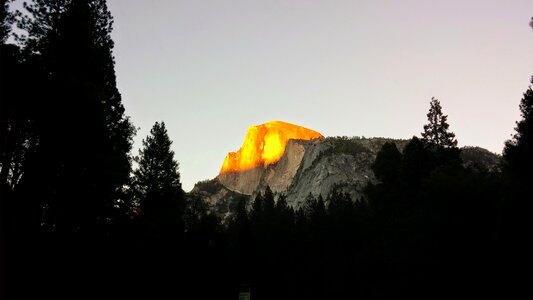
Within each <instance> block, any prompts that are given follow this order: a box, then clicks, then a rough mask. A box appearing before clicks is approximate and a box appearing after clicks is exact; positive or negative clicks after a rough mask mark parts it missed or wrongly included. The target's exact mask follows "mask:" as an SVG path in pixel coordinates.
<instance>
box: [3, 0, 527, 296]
mask: <svg viewBox="0 0 533 300" xmlns="http://www.w3.org/2000/svg"><path fill="white" fill-rule="evenodd" d="M9 2H10V1H3V2H2V7H1V9H2V15H1V17H2V20H1V28H0V29H1V30H0V33H1V37H0V38H1V41H2V45H1V46H0V47H1V48H0V55H1V69H0V76H1V77H0V93H1V94H0V100H1V102H0V104H1V107H0V108H1V109H0V121H1V122H0V125H1V126H0V168H1V169H0V184H1V186H0V193H1V194H0V196H1V202H0V205H1V206H0V214H1V215H0V222H1V230H2V231H1V238H2V243H1V245H2V248H1V255H2V261H1V266H0V267H1V270H2V274H1V278H2V283H1V293H2V294H1V295H0V296H1V298H2V299H24V298H30V297H35V296H38V297H41V298H47V299H48V298H52V299H58V298H60V299H61V298H65V299H67V298H68V299H73V298H74V299H77V298H118V299H123V298H131V297H135V298H146V299H160V298H185V299H190V298H199V299H204V298H205V299H236V298H237V297H238V292H239V289H240V288H250V289H251V295H252V298H253V299H332V298H383V297H397V296H420V297H431V298H435V297H440V296H454V297H457V295H470V296H488V295H490V296H494V295H498V294H499V295H502V296H506V297H509V296H512V295H513V294H521V293H523V292H527V293H529V291H527V288H528V287H529V282H528V277H527V276H523V274H524V273H525V272H527V271H528V269H527V264H525V262H526V261H527V260H528V257H529V255H530V251H529V250H530V249H529V248H528V242H529V236H530V228H533V227H532V226H531V213H532V210H531V201H530V200H529V198H531V182H533V181H532V178H531V177H532V176H531V171H532V170H533V163H532V161H533V157H532V155H531V154H532V153H533V152H532V146H531V141H532V132H533V129H532V126H533V125H532V123H531V114H532V112H531V111H532V107H533V91H532V89H531V87H530V88H529V89H528V90H527V91H526V93H525V94H524V97H523V99H522V101H521V103H520V110H521V113H522V120H521V121H519V122H518V123H517V127H516V134H515V135H514V137H513V138H512V139H511V140H510V141H508V142H507V143H506V145H505V149H504V155H503V158H504V165H503V166H502V168H501V170H487V169H484V167H483V166H482V165H481V166H468V167H465V166H464V165H463V163H462V162H461V159H460V150H459V149H458V148H457V147H456V145H457V141H456V139H455V136H454V135H453V133H452V132H451V131H450V130H449V125H448V123H447V119H446V116H445V115H444V114H443V113H442V108H441V105H440V102H439V101H438V100H437V99H432V100H431V103H430V110H429V112H428V123H427V124H426V125H425V126H424V131H423V133H422V135H421V138H417V137H413V138H412V139H411V140H410V141H409V143H408V144H407V145H406V146H405V148H404V149H403V150H402V151H401V152H400V151H399V150H398V148H397V147H396V145H395V144H393V143H386V144H385V145H384V146H383V148H382V149H381V150H380V151H379V153H378V155H377V157H376V160H375V162H374V164H373V171H374V173H375V175H376V177H377V179H378V181H377V182H376V183H374V184H369V185H368V186H367V188H366V191H365V195H366V196H365V198H362V199H351V198H350V197H349V196H348V195H347V194H344V193H342V191H340V190H333V191H331V193H330V194H329V195H327V196H325V197H324V198H323V197H322V196H320V195H311V194H310V195H309V197H308V199H307V200H306V202H305V203H304V205H303V206H302V207H298V208H293V207H291V206H290V205H289V204H288V203H287V201H286V199H285V197H284V196H283V195H274V194H273V193H272V191H271V190H270V189H269V188H267V189H266V191H264V192H263V193H259V195H258V196H257V197H256V198H255V199H254V200H253V201H252V202H251V203H247V202H246V200H245V199H244V198H243V199H242V200H241V201H239V203H238V206H237V208H236V210H235V211H234V212H233V215H232V216H231V218H229V219H228V220H226V222H225V223H222V222H221V220H220V219H218V217H217V216H216V215H215V214H214V213H213V212H212V208H211V207H210V206H209V205H208V204H207V203H205V202H204V201H203V200H202V199H199V198H198V197H197V196H195V195H187V194H186V193H184V191H183V190H182V188H181V183H180V174H179V169H178V163H177V161H176V160H175V158H174V153H173V152H172V150H171V144H172V141H170V139H169V137H168V133H167V130H166V128H165V124H164V122H157V123H155V124H154V126H153V128H152V130H151V131H150V134H149V135H148V136H147V137H146V138H145V139H144V140H143V145H142V148H141V149H140V150H139V153H138V155H133V154H132V153H131V150H132V139H133V136H134V135H135V133H136V130H135V127H134V126H133V123H132V121H131V120H130V119H129V117H128V116H127V115H126V114H125V109H124V107H123V105H122V101H121V96H120V93H119V92H118V90H117V88H116V79H115V73H114V57H113V55H112V49H113V41H112V40H111V37H110V32H111V30H112V24H113V20H112V16H111V14H110V12H109V10H108V9H107V6H106V2H105V0H58V1H45V0H33V1H31V3H30V4H28V5H26V6H25V7H26V10H27V11H28V12H29V14H28V15H26V14H23V13H21V12H9V10H8V7H9V5H8V4H9ZM13 24H16V25H17V26H18V27H19V28H20V29H21V30H22V32H25V34H20V33H19V35H16V34H14V33H11V36H15V40H16V44H9V43H7V38H8V36H9V34H10V28H12V26H13ZM18 32H20V31H18ZM532 83H533V78H532ZM339 151H342V152H343V153H344V152H349V151H352V149H340V150H339Z"/></svg>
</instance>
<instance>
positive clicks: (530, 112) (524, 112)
mask: <svg viewBox="0 0 533 300" xmlns="http://www.w3.org/2000/svg"><path fill="white" fill-rule="evenodd" d="M531 83H532V84H533V76H532V77H531ZM520 114H521V116H522V120H520V121H518V122H516V127H515V130H516V133H515V134H514V135H513V138H512V139H511V140H509V141H507V142H506V143H505V148H504V150H503V155H504V158H505V161H506V164H507V169H508V171H509V172H511V173H512V174H514V175H516V176H518V177H519V178H522V179H526V178H529V179H531V178H532V175H531V174H532V170H533V156H532V153H533V90H532V87H531V85H530V86H529V88H528V89H527V91H526V92H525V93H524V96H523V98H522V100H521V101H520Z"/></svg>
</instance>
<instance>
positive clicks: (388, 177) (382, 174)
mask: <svg viewBox="0 0 533 300" xmlns="http://www.w3.org/2000/svg"><path fill="white" fill-rule="evenodd" d="M401 160H402V154H401V153H400V151H398V148H397V147H396V144H394V143H391V142H386V143H385V144H383V146H382V147H381V150H380V151H379V152H378V154H377V156H376V160H375V161H374V163H373V164H372V170H373V171H374V174H375V175H376V177H377V178H378V179H379V180H381V182H383V183H389V182H392V181H394V180H395V179H396V178H397V177H398V174H399V171H400V165H401Z"/></svg>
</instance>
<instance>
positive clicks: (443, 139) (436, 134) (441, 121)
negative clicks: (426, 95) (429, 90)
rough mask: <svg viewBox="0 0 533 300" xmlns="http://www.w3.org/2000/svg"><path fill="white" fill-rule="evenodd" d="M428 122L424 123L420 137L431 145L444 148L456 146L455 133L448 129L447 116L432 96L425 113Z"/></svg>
mask: <svg viewBox="0 0 533 300" xmlns="http://www.w3.org/2000/svg"><path fill="white" fill-rule="evenodd" d="M427 117H428V121H429V123H428V124H426V125H424V132H422V139H423V140H424V141H425V142H427V143H429V144H433V145H437V146H441V147H444V148H455V147H457V140H456V139H455V134H454V133H453V132H451V131H449V130H448V128H449V127H450V125H449V124H448V120H447V119H448V116H447V115H444V114H443V113H442V107H441V105H440V101H439V100H438V99H436V98H434V97H432V98H431V102H430V108H429V112H428V114H427Z"/></svg>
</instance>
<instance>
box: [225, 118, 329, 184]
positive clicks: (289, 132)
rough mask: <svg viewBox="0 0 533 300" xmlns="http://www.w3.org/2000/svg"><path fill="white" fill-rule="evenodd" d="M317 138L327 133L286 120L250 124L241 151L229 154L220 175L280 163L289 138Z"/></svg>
mask: <svg viewBox="0 0 533 300" xmlns="http://www.w3.org/2000/svg"><path fill="white" fill-rule="evenodd" d="M317 138H323V136H322V135H321V134H320V133H318V132H316V131H314V130H311V129H307V128H305V127H301V126H298V125H294V124H290V123H286V122H282V121H270V122H268V123H265V124H261V125H257V126H250V127H249V128H248V131H247V132H246V137H245V138H244V143H243V145H242V147H241V148H240V149H239V151H237V152H230V153H228V155H226V158H225V159H224V163H223V164H222V168H221V169H220V174H223V173H228V172H239V171H245V170H249V169H252V168H255V167H257V166H267V165H270V164H273V163H276V162H277V161H278V160H279V159H280V158H281V156H282V155H283V152H285V146H286V145H287V142H288V141H289V140H313V139H317Z"/></svg>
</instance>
